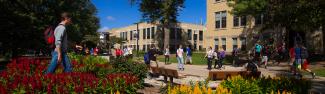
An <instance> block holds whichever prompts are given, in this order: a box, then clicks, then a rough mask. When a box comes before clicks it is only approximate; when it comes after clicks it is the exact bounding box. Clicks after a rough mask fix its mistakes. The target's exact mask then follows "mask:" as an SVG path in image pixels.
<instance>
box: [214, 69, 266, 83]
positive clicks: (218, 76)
mask: <svg viewBox="0 0 325 94" xmlns="http://www.w3.org/2000/svg"><path fill="white" fill-rule="evenodd" d="M237 75H241V76H244V77H247V76H249V77H260V75H261V72H260V71H258V72H257V73H256V74H255V75H254V74H252V73H250V72H247V71H210V72H209V77H208V78H209V79H210V80H213V81H215V80H224V79H227V78H228V77H231V76H237Z"/></svg>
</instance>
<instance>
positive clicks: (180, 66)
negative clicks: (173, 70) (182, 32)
mask: <svg viewBox="0 0 325 94" xmlns="http://www.w3.org/2000/svg"><path fill="white" fill-rule="evenodd" d="M176 52H177V53H176V54H177V55H176V56H177V61H178V69H179V70H183V71H184V58H183V53H184V50H183V48H182V45H179V48H178V49H177V51H176Z"/></svg>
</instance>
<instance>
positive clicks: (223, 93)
mask: <svg viewBox="0 0 325 94" xmlns="http://www.w3.org/2000/svg"><path fill="white" fill-rule="evenodd" d="M207 82H208V81H205V82H197V83H195V84H193V83H191V85H190V86H186V85H177V86H169V85H168V86H167V91H164V90H165V89H166V88H165V89H162V93H167V94H275V93H277V94H292V93H293V94H307V93H308V90H309V89H310V81H308V80H305V79H294V78H285V77H276V78H270V77H262V78H257V79H254V78H243V77H241V76H235V77H231V78H228V79H227V80H224V81H222V82H221V83H220V84H219V86H218V87H217V89H216V90H215V91H213V90H211V88H209V87H208V86H207Z"/></svg>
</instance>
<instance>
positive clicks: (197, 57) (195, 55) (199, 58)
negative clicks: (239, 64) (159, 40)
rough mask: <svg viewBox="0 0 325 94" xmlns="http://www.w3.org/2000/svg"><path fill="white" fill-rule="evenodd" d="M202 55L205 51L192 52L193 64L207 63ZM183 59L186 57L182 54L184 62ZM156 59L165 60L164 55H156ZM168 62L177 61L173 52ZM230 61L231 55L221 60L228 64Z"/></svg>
mask: <svg viewBox="0 0 325 94" xmlns="http://www.w3.org/2000/svg"><path fill="white" fill-rule="evenodd" d="M204 56H205V53H193V56H192V63H193V65H207V59H206V58H204ZM185 59H186V57H185V56H184V62H185ZM158 61H159V62H165V56H163V55H160V56H158ZM170 62H171V63H177V59H176V55H175V54H171V56H170ZM230 62H232V58H231V57H226V59H224V61H223V63H224V64H230ZM213 64H214V61H213Z"/></svg>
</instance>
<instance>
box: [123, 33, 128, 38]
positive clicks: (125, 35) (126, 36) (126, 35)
mask: <svg viewBox="0 0 325 94" xmlns="http://www.w3.org/2000/svg"><path fill="white" fill-rule="evenodd" d="M124 33H125V34H124V37H125V40H128V32H124Z"/></svg>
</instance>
